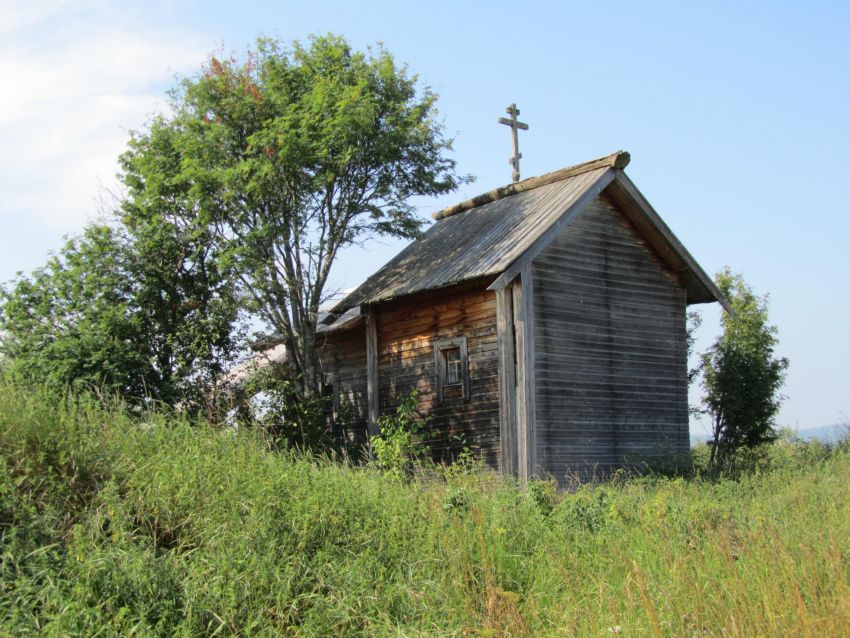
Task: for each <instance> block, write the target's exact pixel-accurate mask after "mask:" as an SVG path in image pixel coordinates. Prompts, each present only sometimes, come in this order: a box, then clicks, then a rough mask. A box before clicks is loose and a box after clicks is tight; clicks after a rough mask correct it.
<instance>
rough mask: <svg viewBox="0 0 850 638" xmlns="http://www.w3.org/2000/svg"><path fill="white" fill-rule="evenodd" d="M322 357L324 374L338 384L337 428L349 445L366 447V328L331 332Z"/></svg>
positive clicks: (321, 347) (361, 326) (320, 352)
mask: <svg viewBox="0 0 850 638" xmlns="http://www.w3.org/2000/svg"><path fill="white" fill-rule="evenodd" d="M319 355H320V357H321V361H322V371H323V372H324V374H325V375H326V376H335V377H336V381H337V391H338V392H339V404H340V412H339V417H340V418H339V420H338V422H337V423H336V424H335V426H336V427H337V428H338V429H339V430H341V432H340V433H341V434H342V436H343V437H344V439H345V440H346V441H347V442H348V443H353V444H364V443H365V442H366V429H367V417H368V413H369V408H368V397H367V393H366V333H365V330H364V326H363V325H362V324H361V325H359V326H355V327H353V328H351V329H349V330H344V331H339V332H333V333H330V334H329V335H328V336H327V337H326V338H325V340H324V342H323V344H322V345H321V346H320V350H319Z"/></svg>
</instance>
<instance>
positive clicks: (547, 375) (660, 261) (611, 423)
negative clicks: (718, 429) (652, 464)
mask: <svg viewBox="0 0 850 638" xmlns="http://www.w3.org/2000/svg"><path fill="white" fill-rule="evenodd" d="M605 192H606V193H607V190H606V191H605ZM533 281H534V294H533V297H534V302H535V313H534V317H535V322H534V331H535V363H534V365H535V378H536V425H537V428H538V430H537V436H536V438H537V441H538V448H537V449H538V451H539V458H538V468H539V469H540V470H541V471H542V472H544V473H548V474H551V475H552V476H554V477H556V478H557V479H559V480H563V479H564V477H565V476H566V475H567V474H568V473H579V474H580V475H582V476H584V477H585V478H586V477H588V476H589V475H590V474H592V473H605V472H608V471H610V470H611V469H613V468H615V467H618V466H622V465H628V464H630V463H639V462H641V461H645V460H651V459H652V458H653V457H656V458H657V457H659V456H664V457H665V458H667V459H670V458H671V457H672V456H675V455H676V454H685V453H687V450H688V447H689V437H688V414H687V374H686V372H687V370H686V368H687V362H686V347H685V309H686V292H685V288H684V285H683V284H682V283H681V281H680V280H679V279H678V277H677V275H676V273H675V272H674V271H673V269H672V268H671V265H670V264H669V263H667V260H665V259H664V258H663V257H662V256H661V255H659V253H658V251H656V250H655V249H654V247H653V246H652V245H651V244H650V243H649V242H648V241H646V240H645V239H644V238H643V237H642V233H641V232H639V231H638V229H637V228H636V227H635V226H634V225H633V224H632V222H631V220H630V218H629V217H628V216H627V215H625V214H624V213H623V212H622V210H621V209H620V208H619V206H618V205H617V204H616V203H615V202H614V201H613V200H612V199H610V198H609V197H607V195H605V194H602V195H600V196H599V197H597V198H596V199H595V200H594V201H593V202H592V203H590V204H589V205H588V206H587V207H586V209H585V211H584V212H583V213H582V214H581V215H580V216H577V217H576V218H575V219H573V220H572V222H571V224H570V225H569V227H568V229H567V230H566V232H562V233H561V234H559V235H558V236H557V237H556V238H554V239H553V240H552V241H551V242H550V244H549V245H548V246H547V247H546V248H545V249H544V250H543V251H542V252H541V253H540V254H539V255H538V256H537V258H536V259H535V260H534V262H533Z"/></svg>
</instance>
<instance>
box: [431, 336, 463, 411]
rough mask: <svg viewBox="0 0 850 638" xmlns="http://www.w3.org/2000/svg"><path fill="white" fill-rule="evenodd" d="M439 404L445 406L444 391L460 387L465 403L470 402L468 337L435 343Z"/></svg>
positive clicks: (441, 340)
mask: <svg viewBox="0 0 850 638" xmlns="http://www.w3.org/2000/svg"><path fill="white" fill-rule="evenodd" d="M434 364H435V367H436V377H437V378H436V380H435V381H436V386H437V403H438V404H439V405H442V404H443V399H444V397H445V392H444V389H446V388H452V387H460V388H461V392H462V395H463V400H464V401H469V360H468V355H467V348H466V337H455V338H454V339H440V340H438V341H436V342H435V343H434Z"/></svg>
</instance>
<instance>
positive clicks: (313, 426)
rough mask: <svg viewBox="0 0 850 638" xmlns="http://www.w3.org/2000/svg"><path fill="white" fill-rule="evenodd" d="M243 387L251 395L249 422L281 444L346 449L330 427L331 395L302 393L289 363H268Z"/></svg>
mask: <svg viewBox="0 0 850 638" xmlns="http://www.w3.org/2000/svg"><path fill="white" fill-rule="evenodd" d="M242 390H243V392H244V394H245V395H246V396H249V397H251V400H250V404H251V415H250V417H249V418H248V419H247V421H246V423H247V424H249V425H254V426H259V428H260V429H261V430H262V431H263V432H265V433H266V434H267V435H268V436H269V437H270V439H271V440H273V441H274V442H275V443H276V444H277V445H278V446H282V447H286V448H290V449H297V450H302V451H304V450H311V451H313V452H317V453H319V452H327V451H328V450H334V449H335V450H342V448H343V442H342V441H341V440H339V437H338V436H336V434H337V431H335V430H333V429H332V428H331V427H330V425H331V419H330V416H331V411H332V404H331V397H329V396H325V395H310V396H307V397H302V396H301V392H300V390H299V387H298V384H296V382H295V380H294V379H293V377H292V373H291V371H290V370H289V369H288V368H287V367H284V366H280V365H269V366H266V367H264V368H263V369H261V370H259V371H257V372H256V373H255V374H253V375H251V376H250V377H249V378H248V380H247V381H246V383H245V385H244V387H243V388H242Z"/></svg>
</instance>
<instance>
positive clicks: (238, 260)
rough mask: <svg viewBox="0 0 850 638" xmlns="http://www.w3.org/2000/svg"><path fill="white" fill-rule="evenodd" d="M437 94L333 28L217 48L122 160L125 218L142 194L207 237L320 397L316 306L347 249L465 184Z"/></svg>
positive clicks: (392, 232)
mask: <svg viewBox="0 0 850 638" xmlns="http://www.w3.org/2000/svg"><path fill="white" fill-rule="evenodd" d="M435 100H436V96H435V94H433V93H432V92H431V91H430V90H428V89H424V90H420V89H419V88H418V87H417V78H416V77H415V76H410V75H409V74H408V72H407V71H406V69H405V68H403V67H401V68H400V67H398V66H397V65H396V64H395V62H394V60H393V57H392V56H391V55H390V54H389V53H387V52H386V51H385V50H383V49H382V48H378V49H376V50H374V51H370V52H367V53H361V52H355V51H352V49H351V48H350V46H349V45H348V44H347V43H346V41H345V40H343V39H342V38H340V37H336V36H332V35H329V36H326V37H318V38H313V39H311V40H310V42H309V44H308V45H306V46H305V45H302V44H299V43H298V42H295V43H293V44H292V45H291V47H289V48H284V47H283V46H282V45H281V44H279V43H277V42H274V41H270V40H260V41H258V44H257V48H256V50H255V51H252V52H250V53H248V55H247V56H246V57H245V58H244V59H242V60H238V59H236V58H230V59H219V58H216V57H212V58H210V60H209V62H208V63H207V64H206V65H205V66H204V68H203V69H202V71H201V72H200V74H199V75H197V76H195V77H191V78H186V79H184V80H183V81H182V83H181V84H180V85H179V86H178V87H177V88H176V89H175V90H174V91H173V92H172V94H171V113H170V114H169V115H168V116H160V117H157V118H155V119H153V120H152V121H151V122H150V124H149V125H148V127H147V128H146V130H144V131H143V132H140V133H137V134H135V136H134V137H133V139H132V141H131V143H130V147H129V150H128V151H127V152H126V153H125V154H124V155H123V157H122V160H121V161H122V170H123V177H124V182H125V184H126V185H127V187H128V193H129V199H128V202H129V206H128V207H127V208H126V214H127V215H128V216H129V217H131V218H132V217H135V210H134V204H135V203H137V202H141V203H142V204H143V208H147V209H152V208H153V209H156V208H160V209H163V210H168V211H169V215H172V216H174V218H175V220H179V221H175V222H174V223H175V224H177V225H180V226H181V227H184V228H185V229H186V232H188V233H191V234H198V235H202V236H205V237H209V238H210V239H211V241H212V243H213V246H214V250H215V252H216V253H217V255H218V256H219V258H220V260H221V263H223V264H226V267H227V268H233V269H234V271H235V273H236V274H237V276H238V279H239V282H240V286H241V287H242V290H243V292H244V294H245V295H246V297H247V298H248V299H250V308H251V310H252V311H254V312H256V313H258V314H259V316H260V317H261V318H262V319H264V320H265V321H266V322H267V323H268V324H269V326H270V327H271V328H272V329H273V330H275V331H276V332H278V333H279V334H280V335H282V337H283V339H284V340H285V343H286V345H287V351H288V354H289V361H290V363H291V365H292V367H293V370H294V372H295V373H296V374H295V379H296V381H297V384H298V390H299V394H300V395H301V396H304V395H305V394H316V393H317V392H319V390H320V386H321V375H320V370H319V367H320V364H319V359H318V355H317V352H316V347H315V343H314V338H315V334H316V327H317V320H318V312H319V306H320V304H321V303H322V301H323V296H324V295H325V288H326V285H327V281H328V275H329V273H330V270H331V267H332V265H333V264H334V262H335V260H336V257H337V256H338V254H339V252H340V250H342V249H343V248H345V247H346V246H349V245H351V244H354V243H357V242H361V241H363V240H365V239H367V238H369V237H372V236H375V235H388V236H395V237H413V236H415V235H416V234H417V232H418V229H419V226H420V221H419V219H418V217H417V216H416V214H415V210H414V208H413V206H412V205H411V203H410V198H412V197H415V196H422V195H439V194H441V193H446V192H449V191H451V190H453V189H454V188H456V187H457V185H458V184H459V183H460V182H461V181H463V180H464V179H465V178H461V177H458V176H457V175H456V174H455V172H454V168H455V163H454V161H452V160H450V159H448V158H447V157H446V152H447V151H448V150H449V149H450V148H451V140H450V139H447V138H446V137H445V136H444V134H443V129H442V126H441V125H440V124H439V122H437V121H436V120H435V116H436V111H435Z"/></svg>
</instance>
